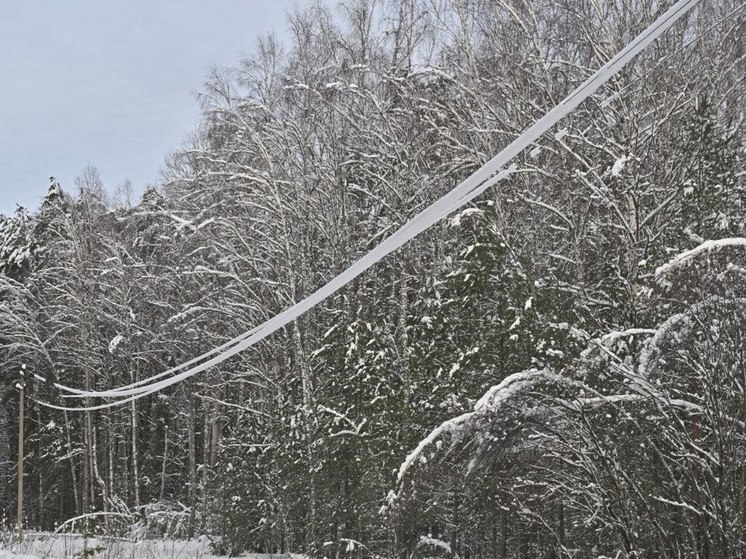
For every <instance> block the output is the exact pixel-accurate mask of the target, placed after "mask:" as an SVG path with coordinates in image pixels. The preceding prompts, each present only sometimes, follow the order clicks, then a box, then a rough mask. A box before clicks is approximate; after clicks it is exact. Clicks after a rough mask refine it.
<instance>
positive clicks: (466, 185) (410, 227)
mask: <svg viewBox="0 0 746 559" xmlns="http://www.w3.org/2000/svg"><path fill="white" fill-rule="evenodd" d="M698 3H699V0H679V1H678V2H676V3H675V4H674V5H673V6H672V7H671V8H669V10H668V11H666V12H665V13H664V14H663V15H662V16H661V17H660V18H658V19H657V20H656V21H655V22H654V23H653V24H651V25H650V26H649V27H648V28H647V29H645V30H644V31H643V32H642V33H640V34H639V35H638V36H637V37H635V39H634V40H633V41H632V42H630V43H629V44H628V45H627V46H626V47H625V48H624V49H622V51H620V52H619V53H618V54H617V55H616V56H614V57H613V58H612V59H611V60H609V62H607V63H606V64H604V66H602V67H601V68H600V69H599V70H597V71H596V72H595V73H594V74H593V75H592V76H590V77H589V78H588V79H587V80H586V81H585V82H583V83H582V84H581V85H580V86H579V87H578V88H576V89H575V90H574V91H573V92H572V93H570V94H569V95H568V96H567V97H566V98H565V99H564V100H563V101H561V102H560V103H559V104H558V105H557V106H555V107H554V108H553V109H552V110H551V111H549V112H548V113H546V114H545V115H544V116H543V117H542V118H540V119H539V120H537V121H536V122H535V123H534V124H533V125H532V126H531V127H529V128H528V129H527V130H525V131H524V132H523V133H522V134H521V135H520V136H519V137H518V138H516V139H515V140H514V141H513V142H511V143H510V144H509V145H508V146H507V147H505V148H504V149H503V150H502V151H500V153H498V154H497V155H496V156H495V157H493V158H492V159H491V160H490V161H488V162H487V163H485V164H484V165H483V166H482V167H480V168H479V169H478V170H477V171H475V172H474V173H473V174H472V175H471V176H469V177H468V178H467V179H466V180H464V181H463V182H461V183H460V184H459V185H458V186H456V187H455V188H454V189H453V190H451V191H450V192H449V193H448V194H446V195H445V196H443V197H442V198H440V199H438V200H437V201H436V202H434V203H433V204H431V205H430V206H428V207H427V208H426V209H425V210H423V211H422V212H420V213H419V214H418V215H417V216H415V217H414V218H413V219H411V220H410V221H409V222H407V223H406V224H405V225H404V226H402V227H401V228H400V229H398V230H397V231H396V232H395V233H394V234H392V235H391V236H390V237H388V238H387V239H385V240H384V241H382V242H381V243H380V244H379V245H377V246H376V247H374V248H373V249H372V250H371V251H370V252H368V253H367V254H366V255H364V256H363V257H362V258H360V259H359V260H358V261H356V262H355V263H354V264H352V265H351V266H350V267H349V268H347V269H346V270H344V271H343V272H342V273H340V274H339V275H338V276H336V277H335V278H333V279H332V280H331V281H329V282H328V283H327V284H325V285H324V286H322V287H321V288H319V289H318V290H317V291H315V292H314V293H312V294H311V295H309V296H308V297H306V298H305V299H303V300H302V301H300V302H298V303H296V304H295V305H293V306H292V307H290V308H288V309H286V310H284V311H283V312H281V313H279V314H278V315H276V316H274V317H273V318H271V319H269V320H267V321H266V322H264V323H263V324H261V325H260V326H258V327H257V328H255V329H254V331H253V334H251V335H250V336H248V337H246V335H242V336H239V337H238V338H235V339H234V340H240V341H237V342H236V343H234V340H231V341H230V342H227V343H226V344H224V345H223V346H221V347H226V346H230V347H228V348H227V349H226V350H225V351H223V352H222V353H219V354H217V355H215V356H214V357H212V358H210V359H208V360H207V361H204V362H202V363H200V364H199V365H197V366H195V367H193V368H190V369H187V370H184V371H182V372H181V373H179V374H176V375H174V376H171V377H170V378H166V379H163V380H158V381H155V382H151V381H154V380H155V377H151V378H150V379H145V380H143V381H140V382H141V386H140V387H132V388H127V389H117V390H109V391H100V392H96V391H79V392H77V395H78V396H79V397H124V399H122V400H118V401H116V402H109V403H107V404H102V405H98V406H87V407H79V408H68V407H64V406H55V405H52V404H48V403H42V402H40V404H42V405H46V406H48V407H52V408H55V409H64V410H70V411H86V410H95V409H103V408H108V407H113V406H116V405H122V404H124V403H127V402H129V401H132V400H136V399H138V398H142V397H144V396H147V395H148V394H152V393H155V392H158V391H160V390H163V389H164V388H167V387H169V386H172V385H174V384H176V383H178V382H181V381H183V380H185V379H187V378H189V377H191V376H194V375H196V374H197V373H200V372H202V371H204V370H206V369H209V368H210V367H213V366H215V365H217V364H219V363H221V362H223V361H225V360H226V359H228V358H230V357H232V356H233V355H236V354H237V353H240V352H242V351H244V350H245V349H247V348H249V347H251V346H253V345H254V344H256V343H258V342H260V341H261V340H263V339H264V338H266V337H267V336H269V335H270V334H272V333H273V332H275V331H277V330H278V329H280V328H283V327H284V326H286V325H287V324H289V323H291V322H292V321H294V320H295V319H297V318H298V317H299V316H301V315H302V314H304V313H305V312H307V311H308V310H310V309H311V308H313V307H315V306H316V305H318V304H319V303H320V302H322V301H324V300H325V299H326V298H328V297H329V296H331V295H332V294H333V293H335V292H336V291H338V290H339V289H341V288H342V287H344V286H345V285H347V284H348V283H349V282H350V281H352V280H353V279H355V278H356V277H357V276H359V275H360V274H362V273H363V272H365V271H366V270H367V269H368V268H370V267H371V266H373V265H374V264H376V263H377V262H379V261H380V260H381V259H383V258H385V257H386V256H387V255H389V254H390V253H392V252H394V251H395V250H397V249H398V248H400V247H401V246H402V245H404V244H405V243H406V242H408V241H409V240H411V239H413V238H414V237H416V236H417V235H419V234H420V233H422V232H423V231H425V230H426V229H428V228H429V227H431V226H432V225H433V224H435V223H437V222H438V221H440V220H441V219H443V218H444V217H446V216H447V215H449V214H450V213H452V212H453V211H455V210H456V209H458V208H460V207H461V206H463V205H464V204H466V203H468V202H469V201H470V200H472V199H473V198H475V197H476V196H478V195H479V194H481V193H482V192H484V190H486V189H487V188H489V187H490V186H492V185H493V184H495V183H496V182H498V181H499V180H500V179H502V178H504V177H505V176H506V175H508V174H509V173H510V172H512V170H513V168H511V169H508V170H504V168H505V166H506V165H508V164H509V163H510V161H511V160H512V159H513V158H515V157H516V156H517V155H518V154H519V153H520V152H521V151H523V150H524V149H525V148H526V147H528V146H529V145H531V144H532V143H533V142H535V141H536V140H537V139H538V138H539V137H540V136H541V135H542V134H544V133H545V132H546V131H547V130H549V129H550V128H551V127H552V126H554V125H555V124H556V123H557V122H559V121H560V120H561V119H562V118H564V117H566V116H567V115H569V114H570V113H571V112H572V111H573V110H574V109H575V108H576V107H577V106H578V105H580V103H582V102H583V101H584V100H585V99H587V98H588V97H589V96H591V95H592V94H593V93H594V92H596V91H597V90H598V88H600V87H601V86H602V85H603V84H604V83H606V82H607V81H608V80H609V79H611V78H612V77H613V76H614V75H615V74H616V73H617V72H619V70H620V69H621V68H622V67H623V66H624V65H626V64H627V63H628V62H629V61H630V60H632V58H634V57H635V56H636V55H637V54H639V53H640V52H642V51H643V50H644V49H645V48H646V47H647V46H649V45H650V44H651V43H652V42H653V41H654V40H655V39H657V38H658V37H659V36H660V35H661V34H662V33H663V32H665V31H666V30H667V29H669V28H670V27H671V26H672V25H673V24H674V23H675V22H676V21H678V20H679V19H680V18H681V17H682V16H683V15H684V14H685V13H687V12H688V11H689V10H691V9H692V8H693V7H694V6H695V5H697V4H698ZM501 170H502V171H501ZM485 181H486V182H485ZM231 344H232V345H231ZM208 353H210V354H214V353H215V350H213V351H212V352H208ZM205 355H207V354H204V355H202V356H199V357H197V358H195V359H194V360H192V361H193V362H199V361H200V360H202V359H203V358H204V357H205ZM161 375H163V373H161ZM156 376H158V375H156Z"/></svg>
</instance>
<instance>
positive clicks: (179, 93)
mask: <svg viewBox="0 0 746 559" xmlns="http://www.w3.org/2000/svg"><path fill="white" fill-rule="evenodd" d="M307 3H308V0H120V1H108V0H66V1H60V0H0V72H2V73H1V74H0V76H1V77H0V212H1V213H6V214H7V213H10V212H13V211H14V210H15V207H16V203H19V204H22V205H24V206H26V207H29V208H31V209H36V207H37V205H38V203H39V201H40V198H41V196H43V194H44V193H45V192H46V189H47V187H48V183H49V181H48V179H49V177H50V176H52V175H54V176H55V177H57V179H58V180H59V181H60V182H61V183H62V186H63V188H67V189H68V190H72V189H73V181H74V178H75V176H76V175H78V174H79V173H80V172H81V171H82V170H83V168H84V167H85V166H86V165H88V164H89V163H90V164H92V165H94V166H96V167H97V168H98V169H99V172H100V174H101V177H102V179H103V181H104V184H106V185H107V187H109V188H113V187H115V186H116V185H118V184H121V183H122V182H123V181H124V180H125V178H129V179H130V180H131V181H132V183H133V186H134V187H135V190H136V191H137V192H141V191H142V189H143V188H144V186H145V185H146V184H148V183H153V182H155V181H156V179H157V178H158V171H159V168H160V166H161V163H162V161H163V157H164V155H165V154H166V153H168V152H169V151H172V150H174V149H176V148H177V147H178V146H179V145H180V144H181V142H182V140H183V138H184V137H185V136H186V134H188V133H189V132H190V131H191V130H192V129H193V128H194V125H195V124H196V122H197V117H198V113H199V111H198V105H197V101H196V99H195V93H196V92H198V91H199V90H200V89H201V85H202V83H203V82H204V80H205V77H206V76H207V73H208V71H209V69H210V67H211V66H213V65H217V66H229V65H233V64H235V63H237V62H238V61H239V59H240V58H241V55H242V54H246V53H248V52H250V51H251V50H252V49H253V47H254V44H255V40H256V37H257V36H258V35H260V34H265V33H269V32H276V33H277V34H278V35H280V36H282V35H283V34H284V32H285V30H286V23H287V18H286V13H287V11H288V10H290V9H292V8H293V6H295V5H303V4H307Z"/></svg>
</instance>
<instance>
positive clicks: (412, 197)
mask: <svg viewBox="0 0 746 559" xmlns="http://www.w3.org/2000/svg"><path fill="white" fill-rule="evenodd" d="M669 4H670V3H669V2H661V1H659V0H617V1H614V2H601V1H596V0H551V1H550V0H378V1H373V0H350V1H349V2H344V3H340V4H339V5H338V6H336V8H335V11H334V12H333V11H332V10H331V8H327V7H324V6H323V5H314V6H312V7H309V8H303V9H299V10H298V11H296V12H295V13H294V14H292V15H291V16H290V17H289V20H288V21H289V23H288V29H287V33H286V39H285V40H283V41H280V40H278V39H277V38H276V37H274V36H271V35H270V36H266V37H263V38H261V39H259V40H258V42H257V46H256V48H255V50H254V51H253V54H252V55H251V56H248V57H247V58H245V59H243V60H241V61H240V62H239V63H238V64H237V65H236V66H235V67H232V68H228V69H224V70H216V71H214V72H213V73H212V74H211V75H210V76H209V78H208V80H207V83H206V85H205V88H204V91H203V93H202V94H201V95H200V101H201V103H202V108H203V112H202V117H201V121H200V122H199V125H198V127H197V129H196V132H195V133H194V134H193V136H191V137H190V138H188V139H187V140H186V141H185V143H184V145H183V146H182V147H181V148H180V149H178V150H176V151H175V152H174V153H172V154H170V155H169V156H168V157H167V158H166V162H165V164H164V171H163V178H162V181H161V182H160V183H159V184H158V185H157V187H154V188H150V189H148V190H147V191H146V192H145V194H144V195H143V196H142V198H141V199H140V200H139V201H136V202H134V203H133V202H132V201H130V199H129V197H128V196H127V195H126V194H127V192H126V191H127V189H126V188H125V189H121V190H120V192H119V194H120V195H119V196H117V197H116V198H112V197H111V196H109V195H107V188H105V186H104V185H103V184H102V182H101V179H100V178H99V176H98V174H97V173H96V171H95V169H93V168H89V169H87V170H86V171H85V172H84V173H83V174H82V175H81V176H80V177H79V179H78V180H77V181H76V184H75V185H62V186H61V185H59V184H58V183H57V181H55V180H52V182H51V185H50V188H49V191H48V194H47V195H46V197H45V198H44V199H43V201H42V202H41V204H40V207H38V208H36V209H34V210H27V209H23V208H19V209H18V210H17V211H16V213H15V214H14V215H12V216H8V217H3V218H2V223H1V225H0V272H1V273H2V274H1V275H0V371H2V373H0V375H2V376H1V377H0V378H2V384H0V401H1V402H2V405H1V406H0V511H1V512H2V514H3V515H4V519H5V522H6V523H7V524H8V525H10V524H12V523H13V522H14V521H15V518H14V517H15V503H16V496H15V479H16V466H15V461H16V458H17V456H16V450H15V448H16V443H17V439H16V435H15V433H16V429H17V421H18V417H17V414H18V408H17V401H18V392H17V389H16V388H15V385H16V383H18V382H19V379H20V377H21V373H23V375H24V378H25V382H26V393H27V396H28V397H29V401H28V405H27V407H26V425H27V436H26V449H27V456H26V462H25V464H26V478H25V482H26V483H25V487H26V489H25V492H26V499H25V500H26V505H27V506H26V519H25V520H26V524H27V526H29V527H35V528H39V529H44V530H50V529H54V528H55V527H56V526H58V525H60V524H61V523H63V522H64V521H66V520H68V519H71V518H74V517H78V516H81V515H86V514H88V513H107V514H98V515H96V516H89V517H88V520H87V521H85V522H83V521H80V522H78V523H77V524H76V525H75V526H74V527H73V526H68V528H75V529H76V530H81V529H85V530H88V531H103V530H108V531H109V532H112V533H113V532H116V533H119V534H124V535H127V534H129V533H130V532H129V530H131V529H133V528H132V527H133V526H134V527H135V528H134V529H135V530H136V531H138V532H139V533H141V534H148V535H151V536H159V535H163V534H166V535H169V536H174V537H192V536H199V535H202V534H206V535H208V536H209V537H210V538H212V539H213V541H214V543H215V546H216V548H217V549H218V550H219V551H224V552H227V553H239V552H241V551H243V550H253V551H264V552H285V551H294V552H304V553H308V554H310V555H312V556H317V557H375V556H385V557H448V558H452V557H461V558H464V559H466V558H477V557H494V558H507V557H578V558H586V557H587V558H591V557H594V558H595V557H743V556H745V555H746V363H745V360H746V353H745V350H746V343H744V339H745V336H746V258H745V254H746V248H744V246H742V245H741V246H739V244H738V242H737V239H738V238H743V237H746V189H745V184H744V183H745V178H744V177H745V176H746V174H745V173H744V156H745V153H744V149H745V148H746V141H745V138H746V136H745V135H744V131H745V130H746V125H745V124H744V117H745V116H746V113H745V109H746V96H745V94H746V87H745V84H744V80H745V79H746V12H745V11H744V10H743V9H740V8H743V4H742V3H741V2H739V1H736V0H718V1H714V0H704V1H703V2H701V3H700V5H699V6H698V7H696V8H695V9H694V10H693V11H692V12H691V13H690V14H689V15H688V16H687V17H685V18H684V20H682V22H680V23H678V24H677V25H675V26H674V27H673V28H672V29H671V30H670V31H669V32H667V33H666V34H665V35H664V36H663V37H662V38H661V39H660V40H658V41H657V42H655V43H654V44H653V45H651V46H650V47H649V48H648V49H647V50H646V51H645V52H644V53H643V54H642V55H640V56H639V57H638V58H636V59H635V60H634V62H633V63H632V64H630V65H629V66H628V67H627V68H625V69H624V70H623V71H622V72H620V73H619V75H618V76H616V77H615V78H614V79H613V80H612V81H611V82H610V83H609V84H608V85H607V86H605V87H604V88H602V90H601V91H600V92H599V93H598V94H597V95H595V96H594V97H593V98H592V99H590V100H589V101H587V102H585V103H584V104H583V105H581V107H580V108H578V109H577V110H576V111H574V112H573V113H572V114H571V116H570V117H568V118H567V119H566V120H565V121H564V122H563V123H562V124H561V128H562V130H554V131H553V132H552V134H551V135H547V136H546V137H544V138H542V139H541V141H540V142H537V144H536V145H535V146H534V148H533V149H532V150H530V151H529V152H527V153H524V154H521V155H520V156H519V158H518V159H517V170H516V171H515V172H514V173H513V174H512V175H511V176H510V177H509V178H507V179H505V180H503V181H502V182H501V183H499V184H498V185H497V186H496V187H494V188H492V189H491V190H490V191H488V192H487V193H485V194H484V195H483V196H481V197H480V198H478V199H477V200H476V201H475V202H474V203H473V204H470V206H469V207H468V208H467V209H465V210H462V211H460V212H459V213H458V214H456V215H454V216H452V217H451V218H449V219H447V220H444V221H443V222H441V223H440V224H438V225H436V226H435V227H433V228H431V229H430V230H428V231H427V232H425V233H424V234H422V235H420V236H419V237H417V238H416V239H415V240H414V241H412V242H411V243H410V244H409V245H407V246H406V247H404V248H403V249H402V250H400V251H398V252H397V253H395V254H393V255H391V256H390V257H388V258H386V259H385V260H384V261H382V262H381V263H379V264H378V265H377V266H376V267H375V268H374V269H372V270H370V271H369V272H367V273H366V274H364V275H363V276H361V277H360V278H358V279H356V280H355V281H353V282H352V283H351V284H350V285H349V286H348V287H346V288H344V289H343V290H342V291H340V292H339V293H338V294H337V295H335V296H333V297H332V298H330V299H328V300H327V301H326V302H325V303H324V304H323V305H321V306H320V307H319V308H317V309H315V310H313V311H311V312H309V313H308V314H306V315H304V316H303V317H302V318H301V319H299V320H298V321H296V322H295V323H293V325H292V327H287V328H285V329H283V330H282V331H280V332H278V333H276V334H274V335H272V336H271V337H269V338H267V339H266V340H264V341H263V342H261V343H260V344H258V345H257V346H255V347H253V348H251V349H249V350H247V351H245V352H244V353H242V354H240V355H239V356H236V357H234V358H232V359H230V360H228V361H226V362H224V363H222V364H221V365H220V366H218V367H215V368H213V369H210V370H208V371H206V372H203V373H201V374H200V375H198V376H196V377H194V378H193V379H190V380H189V381H187V382H184V383H182V384H180V385H177V386H175V387H172V388H169V389H167V390H165V391H163V392H162V393H159V394H155V395H152V396H149V397H146V398H143V399H140V400H136V401H133V402H129V403H127V404H125V405H122V406H118V407H112V408H109V409H104V410H98V411H92V412H85V413H81V412H62V411H57V410H53V409H48V408H45V407H43V406H42V405H40V403H39V400H42V401H45V402H50V403H54V404H57V405H82V404H83V403H100V401H88V400H82V401H81V400H72V399H63V398H62V394H61V393H60V391H59V390H57V389H56V388H55V387H54V385H53V383H54V382H59V383H62V384H65V385H67V386H73V387H78V388H85V389H98V390H101V389H105V388H110V387H116V386H121V385H123V384H129V383H133V382H137V381H138V380H140V379H143V378H146V377H149V376H151V375H154V374H157V373H159V372H161V371H163V370H165V369H168V368H169V367H171V366H174V365H176V364H179V363H182V362H184V361H186V360H189V359H190V358H192V357H194V356H196V355H198V354H200V353H202V352H204V351H207V350H209V349H211V348H213V347H215V346H218V345H220V344H222V343H224V342H226V341H227V340H229V339H231V338H233V337H234V336H237V335H238V334H240V333H242V332H244V331H247V330H249V329H251V328H253V327H254V326H256V325H258V324H260V323H262V322H263V321H264V320H266V319H267V318H270V317H272V316H273V315H275V314H277V313H278V312H280V311H282V310H283V309H285V308H287V307H289V306H291V305H292V304H293V303H295V302H297V301H298V300H300V299H302V298H303V297H305V296H306V295H308V294H309V293H311V292H312V291H314V290H315V289H317V288H318V287H320V286H321V285H323V284H324V283H325V282H326V281H328V280H329V279H331V278H332V277H333V276H334V275H336V274H337V273H339V272H340V271H341V270H343V269H344V268H346V267H347V266H349V265H350V264H351V263H352V262H353V261H354V260H355V259H357V258H359V257H360V256H361V255H363V254H364V253H366V252H367V251H368V250H369V249H370V248H372V247H373V246H374V245H375V244H376V243H377V242H379V241H380V240H382V239H383V238H385V237H386V236H387V235H388V234H390V233H391V232H392V231H393V230H395V229H396V228H397V227H398V226H400V225H401V224H403V223H404V222H405V221H406V220H407V219H408V218H410V217H411V216H413V215H414V214H415V213H416V212H417V211H418V210H420V209H422V208H423V207H424V206H425V205H426V204H427V203H429V202H431V201H433V200H435V199H436V198H437V197H439V196H441V195H443V194H444V193H445V192H447V191H448V190H449V189H450V188H452V187H453V186H454V185H456V184H457V183H458V182H459V181H460V180H462V179H463V178H465V177H466V176H467V175H468V174H469V173H471V172H472V171H474V170H475V169H477V168H478V167H479V166H480V165H481V164H483V163H484V162H485V161H487V160H488V159H490V158H491V157H492V156H493V155H494V154H495V153H496V152H497V151H499V150H500V149H501V148H502V147H504V146H505V145H507V144H508V143H509V142H510V141H512V140H513V139H514V138H515V137H516V136H517V135H518V134H520V132H521V131H522V130H523V129H524V128H526V127H527V126H529V125H530V124H531V123H532V122H533V121H534V120H535V119H537V118H539V117H541V116H542V115H543V114H544V112H545V111H547V110H548V109H550V108H551V107H552V106H554V104H556V103H557V102H558V101H559V100H561V99H562V98H563V97H564V96H565V95H566V94H567V93H568V92H569V91H571V90H572V89H573V88H574V87H575V86H576V85H578V84H579V83H581V82H582V81H583V80H585V79H586V78H587V77H588V76H589V75H590V74H591V73H592V72H593V71H594V70H595V69H596V68H598V67H600V66H601V65H602V64H603V63H605V62H606V61H607V60H608V59H609V58H610V57H611V56H613V55H614V54H615V53H616V52H618V51H619V50H620V49H621V48H622V47H623V46H624V45H625V44H626V43H627V42H628V41H629V40H630V39H631V38H633V37H634V36H635V35H636V34H637V33H639V32H640V31H641V30H642V29H644V28H645V27H646V26H647V25H649V24H650V23H651V22H652V21H654V20H655V18H656V17H658V16H659V15H660V14H661V13H663V11H664V10H665V9H667V8H668V6H669ZM333 13H334V14H335V15H333ZM133 141H136V140H135V139H133ZM50 171H51V172H53V170H50ZM68 186H69V187H68ZM722 239H733V240H734V241H733V242H732V243H728V242H724V243H720V244H719V245H712V246H709V245H704V247H703V248H702V249H701V250H699V251H697V254H691V255H689V256H688V257H687V258H682V259H681V261H682V262H681V264H680V265H677V266H674V267H672V268H670V269H669V268H664V269H661V270H659V271H658V273H656V270H657V269H658V268H659V267H661V266H663V265H664V264H666V263H667V262H669V261H670V260H671V259H672V258H673V257H674V256H675V255H677V254H680V253H682V252H684V251H686V250H689V249H693V248H694V247H697V246H701V245H702V244H703V243H705V242H706V241H709V240H722ZM727 245H731V246H727ZM710 249H712V250H710ZM684 261H686V262H684ZM493 387H494V388H493ZM434 429H435V431H433V430H434ZM408 457H409V458H408ZM402 464H403V466H402Z"/></svg>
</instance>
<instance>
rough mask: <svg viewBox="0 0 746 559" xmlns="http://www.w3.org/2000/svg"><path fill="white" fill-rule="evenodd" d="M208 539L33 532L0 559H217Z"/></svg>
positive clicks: (2, 550) (266, 558) (5, 545)
mask: <svg viewBox="0 0 746 559" xmlns="http://www.w3.org/2000/svg"><path fill="white" fill-rule="evenodd" d="M217 557H223V556H220V555H214V554H213V553H212V551H211V550H210V541H209V539H207V538H202V539H199V540H191V541H185V540H171V539H159V540H128V539H122V538H105V537H95V538H85V537H84V536H82V535H80V534H54V535H53V534H47V533H38V532H33V533H29V534H27V535H26V536H25V538H24V541H23V542H21V543H15V542H10V541H7V542H5V541H0V559H85V558H95V559H215V558H217ZM241 557H248V558H250V559H280V558H286V559H303V557H304V556H302V555H296V554H284V555H280V554H275V555H268V554H258V553H247V554H244V555H241Z"/></svg>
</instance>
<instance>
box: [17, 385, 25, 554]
mask: <svg viewBox="0 0 746 559" xmlns="http://www.w3.org/2000/svg"><path fill="white" fill-rule="evenodd" d="M24 388H25V383H24V378H23V371H21V382H20V383H18V389H19V395H18V541H19V542H21V541H23V438H24V415H25V410H24V406H25V394H24Z"/></svg>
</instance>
